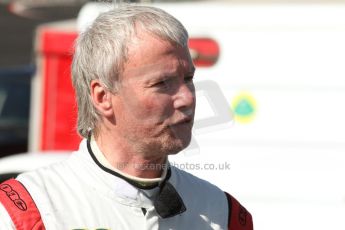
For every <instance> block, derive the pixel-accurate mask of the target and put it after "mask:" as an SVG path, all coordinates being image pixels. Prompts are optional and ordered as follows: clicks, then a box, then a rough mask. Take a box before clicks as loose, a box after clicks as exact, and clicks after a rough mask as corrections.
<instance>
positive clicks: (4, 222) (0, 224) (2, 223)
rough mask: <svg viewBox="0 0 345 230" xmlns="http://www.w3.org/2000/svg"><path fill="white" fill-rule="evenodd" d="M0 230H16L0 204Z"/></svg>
mask: <svg viewBox="0 0 345 230" xmlns="http://www.w3.org/2000/svg"><path fill="white" fill-rule="evenodd" d="M0 229H1V230H16V228H15V226H14V224H13V222H12V219H11V217H10V216H9V215H8V213H7V211H6V209H5V207H4V206H3V205H2V204H1V203H0Z"/></svg>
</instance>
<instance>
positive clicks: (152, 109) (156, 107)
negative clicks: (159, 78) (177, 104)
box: [140, 95, 173, 118]
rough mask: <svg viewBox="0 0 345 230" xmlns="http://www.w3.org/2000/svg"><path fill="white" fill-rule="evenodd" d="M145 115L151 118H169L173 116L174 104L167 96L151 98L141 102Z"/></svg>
mask: <svg viewBox="0 0 345 230" xmlns="http://www.w3.org/2000/svg"><path fill="white" fill-rule="evenodd" d="M140 104H141V107H142V108H143V113H145V114H146V115H147V116H150V117H151V118H154V117H160V118H162V117H169V116H170V115H171V114H173V102H172V100H171V98H170V97H169V96H167V95H160V96H150V97H146V98H145V99H144V100H141V101H140Z"/></svg>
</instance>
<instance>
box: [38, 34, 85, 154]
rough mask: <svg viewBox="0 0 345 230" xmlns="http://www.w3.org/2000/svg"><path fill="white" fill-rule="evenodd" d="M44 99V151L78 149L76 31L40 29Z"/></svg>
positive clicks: (42, 128)
mask: <svg viewBox="0 0 345 230" xmlns="http://www.w3.org/2000/svg"><path fill="white" fill-rule="evenodd" d="M41 37H42V43H41V44H42V46H41V50H40V51H41V52H42V54H41V55H42V57H43V62H42V64H43V70H44V71H43V76H42V78H43V79H42V80H43V98H42V106H43V108H42V112H43V116H42V126H41V130H42V133H41V150H75V149H77V147H78V144H79V142H80V137H79V136H78V135H77V132H76V128H75V127H76V119H77V106H76V103H75V95H74V90H73V88H72V82H71V71H70V69H71V62H72V53H73V52H72V51H73V45H74V40H75V38H76V37H77V34H76V33H66V32H60V31H52V30H46V31H42V32H41Z"/></svg>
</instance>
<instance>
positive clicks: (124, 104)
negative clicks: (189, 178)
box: [112, 33, 195, 156]
mask: <svg viewBox="0 0 345 230" xmlns="http://www.w3.org/2000/svg"><path fill="white" fill-rule="evenodd" d="M128 47H129V48H128V61H127V62H126V64H125V65H124V72H123V74H122V76H121V79H120V87H119V90H118V92H117V93H116V94H115V95H114V96H113V98H112V104H113V106H114V114H115V120H116V121H115V122H116V130H117V132H118V134H119V135H120V136H121V137H123V138H124V140H125V141H126V142H127V143H128V144H130V145H131V146H132V147H133V148H134V151H136V152H140V153H141V154H144V155H146V156H162V155H163V156H164V155H167V154H174V153H177V152H179V151H180V150H182V149H184V148H185V147H187V146H188V144H189V142H190V140H191V129H192V126H193V119H194V112H195V90H194V84H193V75H194V66H193V63H192V60H191V57H190V54H189V50H188V48H182V47H176V46H173V45H172V44H170V43H169V42H167V41H162V40H160V39H158V38H156V37H154V36H152V35H150V34H147V33H138V35H137V37H134V38H133V39H132V40H131V42H130V44H129V46H128Z"/></svg>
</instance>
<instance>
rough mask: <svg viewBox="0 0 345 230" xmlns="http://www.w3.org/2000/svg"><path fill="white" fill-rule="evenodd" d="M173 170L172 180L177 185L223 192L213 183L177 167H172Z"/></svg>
mask: <svg viewBox="0 0 345 230" xmlns="http://www.w3.org/2000/svg"><path fill="white" fill-rule="evenodd" d="M171 170H172V177H173V178H172V179H173V180H174V181H176V183H182V184H187V185H188V186H191V187H194V189H207V190H214V191H215V192H223V191H222V190H221V189H220V188H219V187H217V186H216V185H214V184H212V183H211V182H209V181H207V180H204V179H202V178H200V177H197V176H195V175H193V174H191V173H189V172H186V171H184V170H181V169H179V168H177V167H175V166H171Z"/></svg>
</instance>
